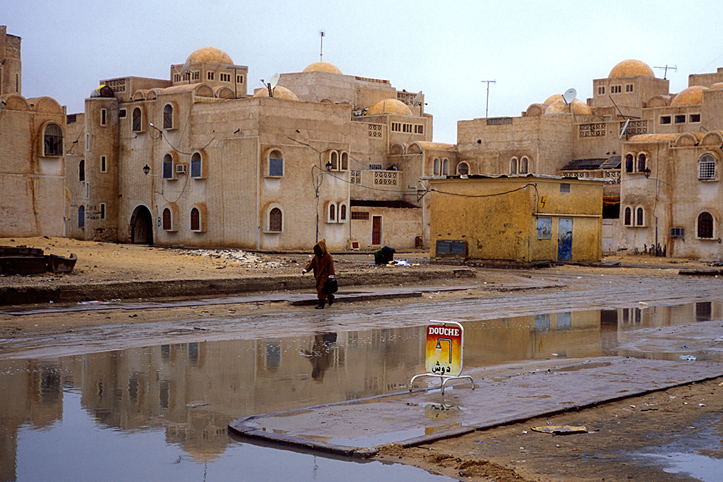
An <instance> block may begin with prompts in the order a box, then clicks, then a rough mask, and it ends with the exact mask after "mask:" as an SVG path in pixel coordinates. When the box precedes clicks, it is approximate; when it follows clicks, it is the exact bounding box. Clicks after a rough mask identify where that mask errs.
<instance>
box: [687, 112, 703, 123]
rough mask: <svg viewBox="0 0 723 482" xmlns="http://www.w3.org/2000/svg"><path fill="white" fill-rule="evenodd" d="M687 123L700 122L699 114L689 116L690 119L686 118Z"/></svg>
mask: <svg viewBox="0 0 723 482" xmlns="http://www.w3.org/2000/svg"><path fill="white" fill-rule="evenodd" d="M688 122H691V123H693V122H700V114H690V117H688Z"/></svg>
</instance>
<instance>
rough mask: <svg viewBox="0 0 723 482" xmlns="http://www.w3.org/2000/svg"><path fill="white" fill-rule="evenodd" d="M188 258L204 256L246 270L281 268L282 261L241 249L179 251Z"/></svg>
mask: <svg viewBox="0 0 723 482" xmlns="http://www.w3.org/2000/svg"><path fill="white" fill-rule="evenodd" d="M179 251H181V252H182V254H185V255H188V256H206V257H209V258H215V259H219V260H223V261H226V262H228V261H233V262H235V263H239V264H240V265H241V266H242V267H246V268H282V267H283V266H284V262H283V261H272V260H269V259H267V258H266V257H265V256H263V255H257V254H253V253H249V252H247V251H243V250H241V249H192V250H187V249H186V250H179Z"/></svg>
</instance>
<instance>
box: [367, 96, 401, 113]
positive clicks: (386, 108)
mask: <svg viewBox="0 0 723 482" xmlns="http://www.w3.org/2000/svg"><path fill="white" fill-rule="evenodd" d="M377 114H397V115H412V111H411V110H410V109H409V106H407V104H405V103H404V102H401V101H398V100H397V99H383V100H380V101H378V102H375V103H374V104H372V106H371V107H369V110H367V115H377Z"/></svg>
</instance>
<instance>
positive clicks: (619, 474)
mask: <svg viewBox="0 0 723 482" xmlns="http://www.w3.org/2000/svg"><path fill="white" fill-rule="evenodd" d="M0 245H6V246H19V245H24V246H28V247H35V248H42V249H43V250H45V254H59V255H67V254H69V253H71V252H72V253H75V254H77V255H78V263H77V265H76V269H75V271H74V272H73V273H72V274H69V275H52V274H44V275H35V276H29V277H28V276H17V275H9V276H2V275H0V287H2V286H20V285H22V286H41V285H46V284H54V285H62V284H83V283H95V282H103V281H118V280H128V281H132V280H173V279H216V278H218V279H221V278H230V277H244V276H259V275H268V276H274V275H277V274H279V275H280V274H284V275H287V274H299V276H301V274H300V272H301V268H302V267H303V265H304V263H305V262H306V261H307V260H308V258H309V255H308V254H306V253H292V254H281V255H263V254H258V255H249V256H246V257H245V258H244V257H243V256H244V255H243V254H242V253H239V252H238V251H237V250H233V251H234V252H233V253H230V252H229V251H225V252H224V251H223V250H219V251H218V252H207V253H205V255H200V254H201V253H200V252H196V251H195V250H180V249H164V248H153V247H146V246H139V245H118V244H113V243H95V242H81V241H76V240H70V239H65V238H11V239H7V238H6V239H2V240H0ZM395 259H397V260H399V259H406V260H408V261H409V262H410V264H412V265H413V266H412V267H410V268H390V267H381V268H379V267H375V266H374V263H373V256H372V255H371V254H369V253H353V254H341V253H340V254H337V255H336V256H335V260H336V266H337V272H342V273H345V275H346V276H353V274H354V273H355V272H361V271H365V270H366V271H368V270H378V269H418V270H421V269H432V267H431V265H430V264H429V261H428V256H427V254H426V253H424V252H410V253H398V254H397V255H396V256H395ZM606 261H620V262H621V263H622V266H620V267H614V268H598V267H589V266H569V265H568V266H559V267H555V268H549V269H544V270H530V271H524V270H520V271H515V272H514V273H509V272H507V271H505V270H491V271H486V270H484V271H483V270H479V272H478V274H477V281H478V282H480V285H481V287H480V288H479V289H476V290H465V291H462V292H451V293H442V294H439V295H435V296H434V297H431V296H430V297H429V298H428V299H429V301H430V302H434V301H440V300H448V299H455V298H470V297H475V298H485V297H500V300H501V303H500V306H501V308H500V309H505V308H504V307H505V306H508V305H505V304H504V303H505V302H507V303H511V302H512V301H514V300H515V297H516V296H519V297H524V296H525V293H526V292H527V291H526V290H527V289H532V288H534V285H533V284H531V285H530V287H529V288H525V280H527V279H529V280H536V279H539V278H541V277H544V278H545V279H546V280H548V281H552V282H557V283H559V284H558V288H555V289H554V290H551V291H553V292H557V291H559V292H561V293H562V292H564V293H566V296H568V297H569V296H570V295H571V293H572V294H574V291H575V289H576V287H575V286H574V285H575V282H574V281H575V280H576V279H577V278H579V277H582V276H585V279H586V282H588V281H587V280H594V279H600V281H599V283H600V289H601V291H602V290H603V289H604V288H605V286H606V285H603V284H602V283H603V280H605V279H609V278H604V277H605V276H607V277H610V276H615V277H616V278H615V280H616V284H620V283H625V281H624V280H629V281H628V283H629V284H630V290H631V291H632V290H640V287H642V286H645V287H646V289H648V290H649V291H648V292H649V293H652V294H653V295H654V294H655V293H656V291H655V290H656V289H657V290H659V292H660V293H661V294H662V293H663V292H665V293H666V295H669V293H670V291H671V288H674V287H675V286H676V285H677V284H685V285H686V288H685V289H686V290H688V291H687V292H694V291H695V280H692V281H691V280H690V277H681V276H679V275H678V270H679V269H682V268H706V267H707V265H706V264H705V263H700V262H697V261H688V260H673V259H665V258H650V257H646V256H645V257H644V256H640V257H635V256H622V257H610V258H606ZM307 276H308V275H307ZM596 277H599V278H596ZM682 278H686V279H685V280H683V279H682ZM482 280H484V282H482ZM620 280H623V281H620ZM469 282H470V281H469V280H468V279H464V280H456V281H455V280H445V281H444V283H446V284H454V283H469ZM482 283H484V285H483V286H482ZM505 283H507V284H509V285H510V286H513V285H514V286H517V287H521V288H519V289H520V291H518V292H515V291H512V292H510V291H507V290H494V289H489V286H504V285H505ZM312 286H313V283H312V281H311V278H309V290H310V291H311V290H312ZM658 286H659V288H656V287H658ZM515 289H517V288H515ZM708 289H710V288H708ZM423 300H427V298H423ZM412 301H414V302H419V301H420V299H419V298H415V299H413V300H412ZM403 302H404V301H403V300H402V301H400V300H395V301H385V300H380V301H377V302H375V303H379V304H385V303H403ZM523 302H524V300H523ZM207 309H208V310H209V311H210V312H211V314H213V316H214V317H220V316H223V313H224V312H226V313H233V312H234V311H235V310H236V309H240V308H238V307H235V306H233V305H224V306H223V307H209V308H207ZM291 309H298V308H291V307H289V306H287V305H283V304H279V303H273V304H272V303H268V304H262V305H260V306H258V310H259V312H260V313H263V312H276V311H288V310H291ZM117 311H120V310H117ZM185 311H187V309H186V310H185ZM177 315H178V313H176V312H175V311H174V310H172V309H170V310H169V309H164V310H142V311H141V312H140V313H139V314H138V315H137V316H136V317H134V318H129V315H128V314H126V313H121V314H118V313H114V312H112V311H111V312H103V313H102V314H98V313H87V314H84V315H83V316H78V317H73V318H74V319H75V321H73V322H72V323H74V324H73V325H72V326H68V325H66V323H69V320H68V318H67V317H59V316H57V315H56V316H52V315H47V316H44V315H38V316H33V321H32V323H27V321H23V317H12V316H8V315H3V314H0V335H2V336H3V337H4V338H8V337H12V336H13V334H15V333H20V332H22V336H23V337H28V336H31V337H32V336H33V333H38V334H42V335H43V336H47V335H48V334H49V333H50V334H52V333H53V332H56V333H63V332H66V331H69V330H83V329H84V327H91V326H98V325H104V324H114V323H123V324H129V323H135V322H138V323H145V322H148V321H151V320H164V319H166V320H171V319H173V318H174V316H177ZM722 417H723V380H713V381H708V382H703V383H698V384H694V385H690V386H686V387H680V388H675V389H669V390H666V391H663V392H657V393H653V394H649V395H646V396H644V397H636V398H631V399H626V400H624V401H620V402H614V403H607V404H603V405H600V406H598V407H595V408H591V409H586V410H581V411H579V412H571V413H567V414H562V415H558V416H555V417H552V418H549V419H542V420H528V421H525V422H522V423H517V424H513V425H508V426H504V427H500V428H497V429H494V430H489V431H484V432H475V433H472V434H469V435H467V436H463V437H458V438H455V439H450V440H445V441H440V442H436V443H434V444H430V445H427V446H422V447H417V448H411V449H401V448H400V447H395V446H390V447H387V448H386V449H385V450H384V451H383V452H382V454H381V455H380V458H384V459H387V460H393V461H397V462H400V461H401V462H403V463H407V464H412V465H418V466H420V467H423V468H426V469H428V470H431V471H434V472H439V473H443V474H446V475H450V476H452V477H457V478H460V479H462V480H478V481H487V480H495V481H502V482H510V481H589V480H616V481H617V480H659V481H664V480H697V479H685V478H680V477H679V476H677V475H671V474H667V473H664V472H663V471H662V470H661V468H660V463H659V462H655V461H652V460H653V459H651V461H652V462H651V463H650V464H646V463H645V462H635V463H633V462H631V459H630V457H631V454H635V453H638V452H644V451H646V450H647V449H646V448H647V447H651V446H652V447H665V446H666V445H667V444H673V443H674V442H675V440H681V439H686V438H690V439H696V440H700V439H705V437H709V438H710V437H712V439H711V440H713V442H711V448H710V450H709V454H710V456H711V457H715V458H719V459H720V458H723V451H722V450H721V446H720V437H721V434H723V422H721V420H722ZM549 424H552V425H568V424H569V425H584V426H585V427H586V428H587V429H588V433H584V434H574V435H565V436H562V435H550V434H544V433H537V432H533V431H532V430H531V427H536V426H544V425H549ZM704 432H705V433H704ZM711 433H712V434H713V435H711Z"/></svg>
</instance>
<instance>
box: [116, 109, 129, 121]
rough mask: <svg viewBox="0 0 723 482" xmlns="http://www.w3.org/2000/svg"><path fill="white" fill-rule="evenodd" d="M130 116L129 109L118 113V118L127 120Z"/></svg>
mask: <svg viewBox="0 0 723 482" xmlns="http://www.w3.org/2000/svg"><path fill="white" fill-rule="evenodd" d="M127 116H128V110H127V109H121V110H119V111H118V117H120V118H121V119H125V118H126V117H127Z"/></svg>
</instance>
